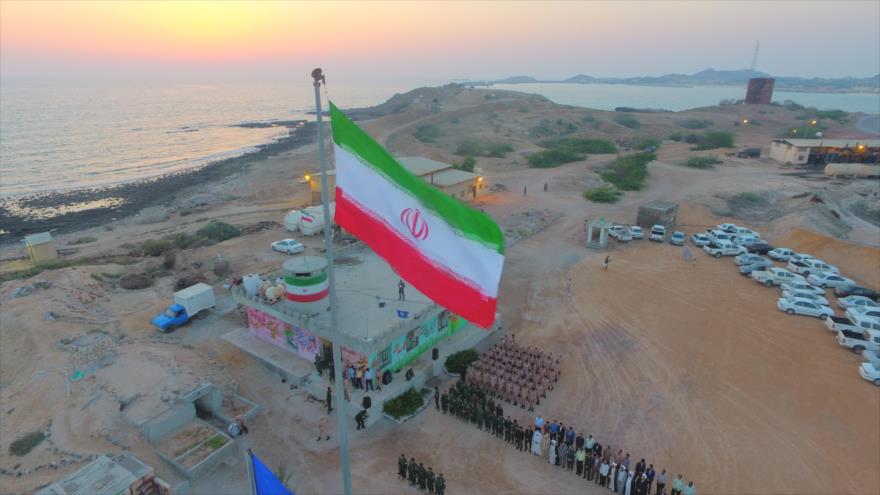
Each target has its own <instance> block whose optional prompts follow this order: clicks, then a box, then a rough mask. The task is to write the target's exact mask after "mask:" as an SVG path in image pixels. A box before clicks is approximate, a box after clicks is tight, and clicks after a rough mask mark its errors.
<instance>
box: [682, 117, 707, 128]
mask: <svg viewBox="0 0 880 495" xmlns="http://www.w3.org/2000/svg"><path fill="white" fill-rule="evenodd" d="M678 125H679V126H681V127H684V128H685V129H705V128H707V127H709V126H711V125H712V121H711V120H700V119H686V120H682V121H681V122H679V123H678Z"/></svg>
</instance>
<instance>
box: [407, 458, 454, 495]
mask: <svg viewBox="0 0 880 495" xmlns="http://www.w3.org/2000/svg"><path fill="white" fill-rule="evenodd" d="M397 476H398V477H399V478H400V479H402V480H404V481H406V480H409V484H410V485H412V486H417V487H419V488H420V489H421V490H425V491H427V492H428V493H431V494H434V495H443V494H444V493H445V492H446V479H445V478H443V473H440V474H438V475H434V468H431V467H429V468H428V469H425V465H424V464H423V463H421V462H420V463H416V460H415V458H413V457H410V458H409V462H407V461H406V455H404V454H400V457H399V458H398V459H397Z"/></svg>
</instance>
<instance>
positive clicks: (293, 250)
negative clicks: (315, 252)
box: [272, 239, 306, 254]
mask: <svg viewBox="0 0 880 495" xmlns="http://www.w3.org/2000/svg"><path fill="white" fill-rule="evenodd" d="M272 250H273V251H279V252H282V253H287V254H297V253H301V252H303V251H305V250H306V247H305V246H303V245H302V243H301V242H299V241H298V240H296V239H282V240H280V241H275V242H273V243H272Z"/></svg>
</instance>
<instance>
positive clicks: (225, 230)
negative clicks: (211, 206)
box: [196, 221, 241, 242]
mask: <svg viewBox="0 0 880 495" xmlns="http://www.w3.org/2000/svg"><path fill="white" fill-rule="evenodd" d="M196 234H198V235H200V236H202V237H207V238H208V239H211V240H212V241H215V242H222V241H225V240H227V239H232V238H233V237H238V236H239V235H241V231H240V230H238V229H237V228H235V227H233V226H232V225H229V224H228V223H223V222H217V221H213V222H211V223H209V224H208V225H205V226H204V227H202V228H200V229H199V230H197V231H196Z"/></svg>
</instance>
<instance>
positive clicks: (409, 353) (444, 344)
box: [226, 244, 500, 419]
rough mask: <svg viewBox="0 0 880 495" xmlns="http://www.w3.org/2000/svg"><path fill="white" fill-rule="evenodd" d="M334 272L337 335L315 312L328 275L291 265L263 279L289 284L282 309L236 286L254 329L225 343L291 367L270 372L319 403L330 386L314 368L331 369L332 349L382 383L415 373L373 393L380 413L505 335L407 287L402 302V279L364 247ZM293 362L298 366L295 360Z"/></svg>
mask: <svg viewBox="0 0 880 495" xmlns="http://www.w3.org/2000/svg"><path fill="white" fill-rule="evenodd" d="M310 258H311V257H310ZM334 267H335V271H334V274H335V279H336V307H337V324H338V327H337V328H336V329H334V328H332V324H331V321H330V312H329V311H328V310H326V309H325V310H323V311H319V312H317V313H315V312H314V310H313V308H314V304H315V300H316V299H315V298H320V297H322V296H323V297H329V296H327V295H326V292H325V291H324V289H325V287H326V283H327V282H326V273H325V272H323V271H320V269H319V271H318V272H309V273H305V272H303V273H294V272H292V271H290V270H289V268H294V267H292V265H289V264H287V263H286V264H285V270H283V271H277V272H272V273H267V274H262V275H261V278H262V279H264V280H266V281H267V282H266V283H267V284H277V283H278V282H277V281H278V280H283V281H284V284H285V286H286V287H287V289H288V297H287V298H282V300H281V301H279V302H276V303H270V302H269V300H268V299H267V298H265V297H262V296H260V295H259V293H258V292H255V291H254V290H253V288H248V287H247V285H248V283H247V280H245V282H244V283H243V284H242V285H238V286H234V287H232V296H233V298H234V299H235V300H236V302H238V303H240V304H242V305H243V306H245V307H246V308H247V310H246V311H247V320H248V329H247V331H246V332H244V331H241V332H239V333H238V335H236V336H232V337H230V338H227V339H226V340H228V341H230V342H232V343H234V344H235V345H238V346H239V347H240V348H242V349H243V350H245V351H247V352H250V353H251V354H253V355H255V356H256V357H258V358H260V359H263V360H264V362H266V361H272V362H276V363H278V362H280V363H287V364H282V365H277V364H271V363H270V368H274V369H276V371H279V372H280V373H282V374H284V375H285V377H286V378H288V379H290V380H291V381H293V382H294V383H298V384H299V385H301V386H303V387H304V388H307V389H310V388H309V387H311V389H313V393H315V395H316V396H318V397H323V395H322V390H323V388H322V387H326V383H324V382H321V381H320V380H319V379H318V378H317V374H316V373H313V372H314V371H315V368H314V362H315V360H316V356H317V357H318V360H324V361H326V362H328V363H329V362H330V361H331V360H332V356H333V354H332V353H333V343H334V342H335V343H337V344H338V345H339V346H340V347H341V351H342V354H341V358H342V361H343V362H344V363H345V364H346V365H355V366H356V367H367V366H369V367H371V368H372V369H373V370H375V371H376V374H377V377H381V376H382V374H383V372H385V371H386V370H387V371H389V372H390V373H397V372H399V371H401V370H409V369H413V373H414V376H413V378H412V381H409V380H407V381H404V377H403V376H402V375H401V376H400V378H399V379H398V378H396V377H395V378H394V380H395V381H398V380H399V384H398V385H395V386H393V387H384V386H383V391H382V392H378V391H377V392H373V393H371V396H372V402H373V405H374V406H376V405H379V406H381V404H382V403H383V402H384V400H386V399H390V398H393V397H394V395H391V394H392V393H394V392H395V391H399V392H402V391H403V390H405V389H401V387H403V386H404V385H405V386H406V387H409V386H420V385H422V384H424V383H425V381H427V380H429V379H430V378H432V377H433V376H435V375H436V374H438V373H439V372H441V365H442V362H443V360H445V358H446V357H448V354H450V353H452V352H455V351H458V350H463V349H466V348H470V347H472V346H473V345H475V344H476V343H477V342H479V341H481V340H482V339H484V338H486V337H487V336H488V335H490V334H491V333H492V332H493V331H494V330H497V329H498V328H500V316H497V317H496V324H495V327H493V328H492V329H489V330H488V331H487V330H484V329H481V328H477V327H475V326H474V325H472V324H471V323H469V322H468V321H466V320H464V319H463V318H461V317H459V316H458V315H455V314H453V313H450V312H449V311H448V310H446V309H444V308H442V307H440V306H438V305H437V304H435V303H434V302H433V301H431V300H430V299H428V298H427V297H426V296H425V295H424V294H422V293H420V292H419V291H418V290H416V289H415V288H413V287H409V286H407V287H406V288H405V290H404V296H405V298H404V299H405V300H400V299H399V297H398V283H399V282H400V277H398V276H397V274H395V273H394V270H393V269H392V268H391V266H390V265H388V264H387V263H386V262H385V261H384V260H382V259H381V258H379V256H378V255H376V254H375V253H373V252H372V251H371V250H369V249H368V248H366V247H364V246H363V245H362V244H357V245H355V246H354V247H352V248H349V249H348V250H347V251H346V250H342V252H340V253H338V254H337V255H336V262H335V263H334ZM305 284H308V285H305ZM303 287H306V288H305V289H303ZM291 295H293V296H294V297H293V298H291V297H290V296H291ZM254 339H258V340H260V341H262V342H263V343H268V344H271V346H269V347H266V346H265V345H252V344H253V342H249V341H253V340H254ZM434 348H438V353H437V354H438V355H437V357H436V359H434V356H432V354H433V353H431V352H427V351H430V350H433V349H434ZM254 349H257V350H256V351H255V350H254ZM278 350H283V351H282V354H283V356H278V352H277V351H278ZM267 356H269V357H267ZM272 356H274V357H272ZM291 357H293V359H289V358H291ZM441 357H442V360H441V359H440V358H441ZM279 368H280V369H279ZM325 376H326V374H325ZM324 380H326V378H324ZM353 412H356V411H353ZM352 415H353V414H352ZM376 416H378V415H376ZM374 419H375V418H374Z"/></svg>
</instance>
